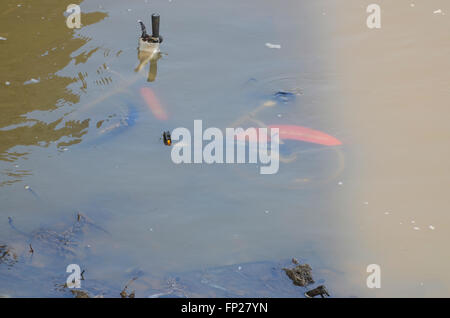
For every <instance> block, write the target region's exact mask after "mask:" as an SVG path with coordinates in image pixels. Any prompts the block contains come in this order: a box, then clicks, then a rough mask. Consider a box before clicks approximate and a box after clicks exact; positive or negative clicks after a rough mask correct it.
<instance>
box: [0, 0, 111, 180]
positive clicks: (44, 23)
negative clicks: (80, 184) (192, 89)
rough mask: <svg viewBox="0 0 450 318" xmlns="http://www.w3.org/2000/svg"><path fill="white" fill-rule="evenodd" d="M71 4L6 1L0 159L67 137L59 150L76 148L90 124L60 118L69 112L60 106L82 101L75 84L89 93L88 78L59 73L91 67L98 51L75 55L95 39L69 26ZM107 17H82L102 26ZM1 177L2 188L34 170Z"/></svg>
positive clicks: (1, 57) (0, 68)
mask: <svg viewBox="0 0 450 318" xmlns="http://www.w3.org/2000/svg"><path fill="white" fill-rule="evenodd" d="M72 2H73V1H47V2H46V3H40V4H37V3H35V2H33V1H20V3H19V2H17V3H16V2H15V1H2V3H1V4H0V12H1V13H0V14H1V22H0V25H1V29H2V30H5V31H7V32H6V33H2V34H3V35H4V37H5V38H6V40H4V41H2V43H1V50H0V60H1V62H0V74H1V75H0V83H1V85H0V92H1V96H2V98H1V101H0V109H1V112H2V116H1V117H0V160H4V161H10V162H11V161H15V160H17V159H18V158H19V157H21V156H24V155H27V153H28V150H25V151H23V150H17V151H16V150H15V149H16V148H15V147H18V146H42V147H48V146H49V145H50V144H51V143H53V142H58V141H60V140H61V139H62V138H63V137H68V139H67V140H66V141H64V142H59V143H57V147H65V146H68V145H71V144H75V143H77V142H79V141H80V140H81V137H82V136H83V134H84V133H85V129H86V128H87V127H88V125H89V120H83V121H79V120H68V121H66V120H64V117H63V116H61V113H62V112H64V111H68V109H67V108H66V109H65V110H61V108H63V107H67V105H70V104H76V103H78V102H79V93H77V92H73V91H72V90H71V89H70V88H69V86H70V84H72V83H75V82H78V81H81V82H82V87H83V88H84V89H86V87H87V84H86V81H85V78H86V76H87V74H86V73H85V74H82V73H81V72H80V73H79V75H78V76H77V77H75V76H72V77H71V76H62V75H59V74H57V73H58V71H59V70H61V69H63V68H64V67H66V66H67V65H69V64H70V63H73V62H75V65H76V64H79V63H86V61H87V60H88V59H89V57H90V56H91V55H92V54H93V53H94V52H95V51H96V50H97V49H92V50H90V51H89V52H85V51H83V52H81V53H79V54H78V55H76V56H73V53H74V52H76V51H77V50H78V49H80V48H81V47H83V46H84V45H85V44H86V43H88V42H89V41H90V38H88V37H83V36H75V31H74V30H72V29H69V28H67V27H64V23H65V19H66V18H65V17H64V15H63V14H64V11H65V9H66V7H67V5H68V4H69V3H72ZM75 3H79V1H78V2H75ZM105 17H106V13H102V12H91V13H86V14H83V15H82V19H83V25H86V26H87V25H91V24H94V23H97V22H99V21H101V20H103V19H104V18H105ZM52 112H58V115H56V116H55V115H52ZM34 115H36V116H34ZM20 149H29V148H23V147H22V148H20ZM1 173H2V179H4V180H2V182H1V184H9V183H11V182H15V181H18V180H20V177H23V176H24V175H26V174H29V173H30V172H24V171H21V170H15V171H14V173H9V172H5V171H2V172H1ZM5 173H6V174H7V176H8V177H6V176H5ZM5 177H6V178H5ZM5 179H6V180H5Z"/></svg>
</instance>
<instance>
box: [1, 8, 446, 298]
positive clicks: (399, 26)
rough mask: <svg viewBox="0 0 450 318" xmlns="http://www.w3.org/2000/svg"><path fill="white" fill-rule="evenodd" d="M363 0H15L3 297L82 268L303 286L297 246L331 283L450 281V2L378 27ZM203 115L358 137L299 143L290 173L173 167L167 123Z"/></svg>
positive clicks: (6, 70) (55, 287) (205, 287)
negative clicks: (149, 44) (70, 16)
mask: <svg viewBox="0 0 450 318" xmlns="http://www.w3.org/2000/svg"><path fill="white" fill-rule="evenodd" d="M366 2H367V1H348V2H346V3H345V4H343V3H342V4H338V3H337V2H335V1H328V0H321V1H303V2H299V1H282V2H279V1H250V0H247V1H225V2H223V1H221V2H219V1H204V0H193V1H176V0H172V1H129V2H124V1H117V0H113V1H99V0H87V1H84V2H76V1H50V0H49V1H45V2H43V3H41V4H39V5H38V4H37V3H35V2H34V1H3V2H2V3H1V4H0V17H1V18H0V37H1V38H0V39H1V40H0V94H1V99H0V111H1V116H0V255H3V256H2V257H1V258H0V295H7V296H12V297H20V296H57V297H65V296H71V294H70V293H68V291H67V289H65V288H63V287H62V285H64V283H65V281H66V277H67V275H68V274H67V273H66V266H67V265H68V264H71V263H75V264H79V265H80V267H81V268H82V269H83V270H84V271H85V273H84V275H83V276H84V278H85V280H84V281H82V284H85V286H84V287H85V288H86V289H87V290H89V292H90V293H91V294H92V295H96V294H97V295H105V296H111V297H118V296H119V292H120V291H121V290H122V289H123V287H124V285H125V284H126V283H127V282H128V281H130V279H133V278H135V277H137V279H136V280H135V281H133V282H132V284H133V287H130V288H131V289H134V290H136V296H138V297H149V296H152V297H165V296H177V297H183V296H222V297H224V296H262V297H266V296H285V297H303V293H304V291H305V289H303V288H300V287H295V286H293V285H292V283H291V282H290V281H289V279H288V278H287V277H286V275H284V272H282V271H281V268H282V267H284V266H287V265H288V264H289V260H290V259H291V258H292V257H296V258H298V259H299V260H300V261H301V262H307V263H309V264H310V265H311V266H312V267H313V274H314V276H315V279H316V281H317V284H325V285H326V286H327V289H328V290H329V291H330V293H331V294H332V296H341V297H348V296H446V295H447V296H448V292H449V286H450V277H449V276H448V274H447V273H446V272H445V268H447V267H448V263H449V262H450V258H449V255H448V252H447V249H446V246H445V242H446V240H448V235H447V234H445V233H447V228H446V226H447V224H448V221H449V220H448V216H447V214H446V212H445V211H446V210H447V209H448V205H449V204H448V203H449V202H448V198H447V196H446V189H448V188H449V187H448V185H449V180H450V175H449V172H448V169H446V166H445V165H446V163H447V162H448V160H446V158H448V156H449V153H448V147H446V143H447V141H448V137H449V135H450V131H449V128H448V125H446V122H445V120H446V118H447V117H448V107H447V106H446V102H447V101H448V97H449V93H450V91H449V85H448V84H449V78H448V74H446V71H445V70H448V59H447V57H448V51H449V48H450V47H449V45H448V41H447V38H448V24H449V20H448V16H450V6H448V4H446V3H445V1H429V2H427V3H426V4H425V3H417V4H415V6H411V5H410V1H398V2H395V4H393V3H387V2H386V3H384V2H383V3H381V5H382V14H383V15H382V17H383V20H382V21H383V22H382V23H383V24H382V28H381V29H380V30H369V29H368V28H367V27H366V24H365V19H366V17H367V13H366V11H365V8H366V6H367V5H368V4H369V3H366ZM70 3H77V4H80V6H81V12H82V15H81V23H82V28H81V29H70V28H68V27H67V26H66V16H67V14H66V15H65V14H64V11H65V9H66V7H67V5H68V4H70ZM437 9H441V13H433V12H434V11H435V10H437ZM152 12H159V13H160V15H161V26H160V30H161V34H162V35H163V36H164V42H163V43H162V45H161V53H162V54H161V56H160V58H159V59H158V60H156V61H155V60H154V61H152V65H150V63H145V62H146V61H145V57H143V56H142V55H138V51H137V44H138V37H139V35H140V29H139V26H138V24H137V20H139V19H141V20H143V21H144V22H146V24H147V29H148V30H150V29H151V27H150V14H151V13H152ZM442 13H444V14H442ZM447 13H448V14H449V15H446V14H447ZM419 22H420V23H419ZM278 45H279V46H278ZM143 91H147V93H148V92H151V93H150V94H151V95H152V96H153V97H152V98H151V101H150V106H149V104H148V100H147V101H146V100H145V98H144V97H145V93H144V94H143ZM280 92H281V93H280ZM277 93H278V94H277ZM155 105H159V106H160V107H161V108H162V109H163V111H164V112H165V114H166V115H167V120H161V119H164V118H161V116H158V115H156V116H155V113H154V112H152V109H153V110H154V109H155V108H154V107H155ZM262 105H263V106H262ZM264 105H266V106H264ZM267 105H272V106H271V107H267ZM248 114H253V115H252V116H248ZM162 117H164V116H162ZM196 119H201V120H203V125H204V128H207V127H218V128H220V129H225V128H226V127H232V125H233V124H234V123H239V124H240V125H242V126H243V127H250V126H255V124H256V125H259V126H269V125H297V126H302V127H308V128H311V129H314V130H317V131H322V132H325V133H327V134H329V135H331V136H333V137H335V138H337V139H338V140H339V141H340V142H342V145H337V146H324V145H319V144H314V143H307V142H301V141H294V140H287V141H285V142H284V143H283V144H282V145H281V148H280V154H281V156H282V159H283V160H282V162H281V163H280V168H279V172H278V173H277V174H275V175H260V174H259V167H258V165H255V164H246V165H243V164H241V165H232V164H213V165H207V164H181V165H175V164H174V163H173V162H172V160H171V156H170V152H171V149H172V148H171V147H167V146H165V145H164V144H163V142H162V140H161V136H162V133H163V131H167V130H173V129H174V128H177V127H186V128H188V129H189V130H191V131H193V123H194V120H196ZM8 217H10V218H8ZM30 244H31V246H30ZM30 249H32V250H33V252H32V253H31V252H30ZM372 263H375V264H379V265H380V266H381V269H382V275H383V276H382V277H383V278H382V288H381V289H378V290H372V289H368V288H367V287H366V277H367V275H368V274H367V273H366V267H367V265H369V264H372ZM280 273H281V274H280Z"/></svg>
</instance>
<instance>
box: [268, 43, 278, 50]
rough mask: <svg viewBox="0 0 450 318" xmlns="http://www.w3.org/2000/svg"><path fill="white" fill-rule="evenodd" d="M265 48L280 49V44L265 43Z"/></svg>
mask: <svg viewBox="0 0 450 318" xmlns="http://www.w3.org/2000/svg"><path fill="white" fill-rule="evenodd" d="M266 46H267V47H268V48H269V49H281V45H280V44H272V43H266Z"/></svg>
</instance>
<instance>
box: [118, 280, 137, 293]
mask: <svg viewBox="0 0 450 318" xmlns="http://www.w3.org/2000/svg"><path fill="white" fill-rule="evenodd" d="M136 279H137V277H133V278H132V279H131V280H130V281H129V282H128V283H127V284H126V285H125V287H124V288H123V289H122V291H121V292H120V297H122V298H134V297H135V296H136V294H135V291H134V290H133V291H132V292H131V293H130V294H128V293H127V288H128V286H129V285H130V284H131V283H133V282H134V281H135V280H136Z"/></svg>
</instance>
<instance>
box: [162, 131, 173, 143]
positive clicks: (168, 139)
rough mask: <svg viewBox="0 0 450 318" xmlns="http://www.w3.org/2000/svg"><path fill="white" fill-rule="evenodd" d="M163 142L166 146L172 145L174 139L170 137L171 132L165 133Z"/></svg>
mask: <svg viewBox="0 0 450 318" xmlns="http://www.w3.org/2000/svg"><path fill="white" fill-rule="evenodd" d="M163 141H164V144H165V145H166V146H170V145H172V137H171V136H170V131H165V132H163Z"/></svg>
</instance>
